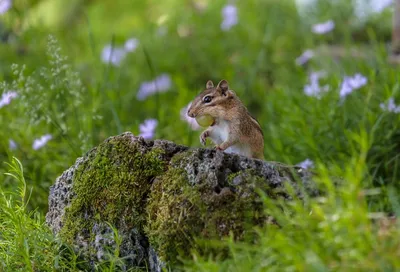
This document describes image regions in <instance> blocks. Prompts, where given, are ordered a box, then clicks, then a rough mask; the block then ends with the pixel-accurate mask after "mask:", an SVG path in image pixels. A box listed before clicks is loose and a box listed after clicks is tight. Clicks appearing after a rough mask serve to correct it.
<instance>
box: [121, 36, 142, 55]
mask: <svg viewBox="0 0 400 272" xmlns="http://www.w3.org/2000/svg"><path fill="white" fill-rule="evenodd" d="M138 45H139V40H138V39H135V38H131V39H129V40H127V41H126V42H125V46H124V47H125V51H126V52H133V51H135V50H136V48H137V47H138Z"/></svg>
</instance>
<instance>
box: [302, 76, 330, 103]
mask: <svg viewBox="0 0 400 272" xmlns="http://www.w3.org/2000/svg"><path fill="white" fill-rule="evenodd" d="M325 75H326V73H325V72H323V71H319V72H312V73H310V75H309V81H310V82H309V84H307V85H305V86H304V93H305V94H306V95H307V96H313V97H316V98H318V99H319V98H321V95H322V93H324V92H327V91H329V86H328V85H325V86H320V85H319V79H320V78H322V77H325Z"/></svg>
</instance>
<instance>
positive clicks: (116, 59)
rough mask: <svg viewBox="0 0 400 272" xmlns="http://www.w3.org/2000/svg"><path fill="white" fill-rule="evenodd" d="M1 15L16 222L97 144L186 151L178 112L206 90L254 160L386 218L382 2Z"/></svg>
mask: <svg viewBox="0 0 400 272" xmlns="http://www.w3.org/2000/svg"><path fill="white" fill-rule="evenodd" d="M8 2H9V1H7V0H0V13H1V14H0V81H2V82H3V83H2V85H1V88H0V95H1V94H3V98H2V99H4V97H5V95H6V94H7V93H8V95H10V93H9V92H10V91H11V92H15V93H13V96H16V97H13V98H11V99H9V101H6V100H3V101H5V102H4V105H2V106H1V107H0V126H1V128H2V129H1V130H0V161H5V162H6V161H10V159H11V157H12V156H15V157H17V158H19V159H20V160H21V162H22V164H23V166H24V170H25V178H26V182H27V188H28V190H29V191H31V196H30V201H29V206H28V209H29V210H36V211H37V212H39V214H42V215H44V214H45V212H46V211H47V196H48V192H49V186H50V185H51V184H53V183H54V181H55V179H56V177H57V176H58V175H60V174H61V173H62V171H64V170H65V169H67V168H68V167H69V166H70V165H71V164H73V163H74V161H75V160H76V158H77V157H79V156H81V155H83V154H84V153H85V152H86V151H88V150H89V149H90V148H92V147H94V146H96V145H97V144H99V143H100V142H101V141H103V140H104V139H106V138H107V137H109V136H112V135H116V134H120V133H122V132H125V131H132V132H133V133H134V134H135V135H139V134H141V135H146V137H148V138H154V139H157V138H160V139H167V140H171V141H174V142H176V143H178V144H184V145H188V146H191V147H199V146H200V143H199V140H198V136H199V134H200V131H196V130H193V129H192V128H191V126H190V124H188V122H187V121H186V120H185V117H184V116H182V114H181V111H184V110H183V109H184V108H185V107H186V106H187V105H188V103H189V102H190V101H191V100H192V99H193V98H194V97H195V95H196V94H197V93H198V92H200V91H201V90H202V89H203V88H204V87H205V83H206V81H207V80H209V79H211V80H213V81H214V82H217V81H219V80H221V79H226V80H228V82H229V84H230V88H231V89H233V90H234V91H235V92H236V93H237V94H238V95H239V97H240V98H241V99H242V100H243V102H244V103H245V105H247V106H248V108H249V110H250V112H251V113H252V114H253V115H254V116H255V117H256V118H257V119H258V120H259V122H260V124H261V127H262V129H263V131H264V135H265V150H264V153H265V158H266V160H269V161H279V162H283V163H287V164H298V163H301V162H304V161H305V160H307V159H308V162H310V163H311V164H309V166H310V165H311V166H313V167H314V169H315V170H316V171H323V172H324V171H325V172H324V173H328V172H329V173H330V174H331V175H337V176H346V175H350V174H351V173H352V170H354V173H353V174H354V176H352V178H354V179H353V180H352V181H349V184H351V186H353V187H352V188H353V189H354V188H357V190H366V189H368V190H371V189H374V190H375V191H373V192H375V193H374V194H372V195H370V196H368V197H366V199H365V203H366V206H365V207H366V208H365V210H363V211H364V212H365V213H369V212H385V213H389V214H396V207H397V206H396V205H397V204H396V203H397V202H396V199H397V198H396V197H397V194H398V188H399V186H398V181H399V176H400V173H399V151H400V132H399V127H400V123H399V120H400V117H399V116H400V115H399V112H400V106H399V107H398V106H397V105H398V104H399V105H400V94H399V83H398V82H399V75H400V74H399V69H398V68H397V67H396V66H393V65H390V64H388V61H387V58H388V56H389V54H390V39H391V24H392V14H393V6H392V5H390V1H367V0H365V1H361V0H360V1H350V0H337V1H333V0H332V1H328V0H319V1H318V0H316V1H294V0H247V1H219V0H218V1H211V0H197V1H196V0H191V1H189V0H179V1H178V0H168V1H167V0H166V1H155V0H147V1H145V0H113V1H108V0H103V1H99V0H98V1H96V0H87V1H84V0H69V1H66V0H44V1H28V0H14V1H12V2H11V1H10V3H11V4H10V5H9V8H7V7H8V6H7V3H8ZM378 2H379V3H378ZM385 2H387V3H388V4H387V6H386V5H385ZM2 8H3V11H2V10H1V9H2ZM330 21H331V22H330ZM324 23H325V24H324ZM318 24H323V25H319V26H318ZM50 35H51V36H50ZM49 36H50V37H49ZM307 50H310V51H308V53H307V54H306V55H305V56H304V55H303V54H304V52H306V51H307ZM302 55H303V58H301V59H299V57H300V56H302ZM15 64H16V65H15ZM316 73H317V74H316ZM357 75H358V76H357ZM346 88H347V89H346ZM346 90H347V91H348V93H347V95H345V92H346ZM6 102H9V103H6ZM0 105H1V104H0ZM149 119H151V120H153V121H151V122H147V123H146V120H149ZM154 120H155V121H154ZM141 125H142V127H141ZM44 135H48V136H47V138H46V137H45V138H42V142H41V143H40V142H37V143H36V145H35V144H34V142H35V140H38V139H41V137H42V136H44ZM38 147H39V148H38ZM321 169H322V170H321ZM324 169H325V170H324ZM360 169H361V170H360ZM358 170H360V171H361V172H358ZM7 171H8V168H7V165H5V164H0V187H1V188H2V190H4V191H11V192H12V191H14V190H16V188H17V186H18V184H17V183H16V182H15V180H14V179H12V178H11V177H9V176H5V175H3V174H4V173H5V172H7ZM349 173H350V174H349ZM326 186H327V185H326ZM349 186H350V185H349ZM328 187H329V186H328ZM357 192H358V191H357ZM390 192H391V193H390ZM390 195H391V196H392V198H391V197H390ZM353 200H354V199H352V201H353ZM210 269H211V268H210ZM205 271H207V270H205Z"/></svg>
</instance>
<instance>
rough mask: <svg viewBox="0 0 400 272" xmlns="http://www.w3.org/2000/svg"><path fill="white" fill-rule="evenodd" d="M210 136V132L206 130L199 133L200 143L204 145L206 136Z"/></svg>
mask: <svg viewBox="0 0 400 272" xmlns="http://www.w3.org/2000/svg"><path fill="white" fill-rule="evenodd" d="M209 136H210V132H208V131H207V130H206V131H204V132H203V133H202V134H201V135H200V143H201V144H202V145H203V146H204V145H206V140H207V138H208V137H209Z"/></svg>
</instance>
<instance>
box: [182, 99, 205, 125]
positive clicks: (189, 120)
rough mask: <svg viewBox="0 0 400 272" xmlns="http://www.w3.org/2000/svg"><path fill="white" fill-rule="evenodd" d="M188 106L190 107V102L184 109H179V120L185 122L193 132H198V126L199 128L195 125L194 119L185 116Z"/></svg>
mask: <svg viewBox="0 0 400 272" xmlns="http://www.w3.org/2000/svg"><path fill="white" fill-rule="evenodd" d="M190 105H192V102H190V103H189V104H188V105H187V106H186V107H184V108H182V109H181V112H180V116H181V120H182V121H186V122H187V123H188V124H189V126H190V127H191V128H192V129H193V130H198V129H200V126H199V124H197V121H196V119H195V118H191V117H189V116H188V115H187V111H188V109H189V107H190Z"/></svg>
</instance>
